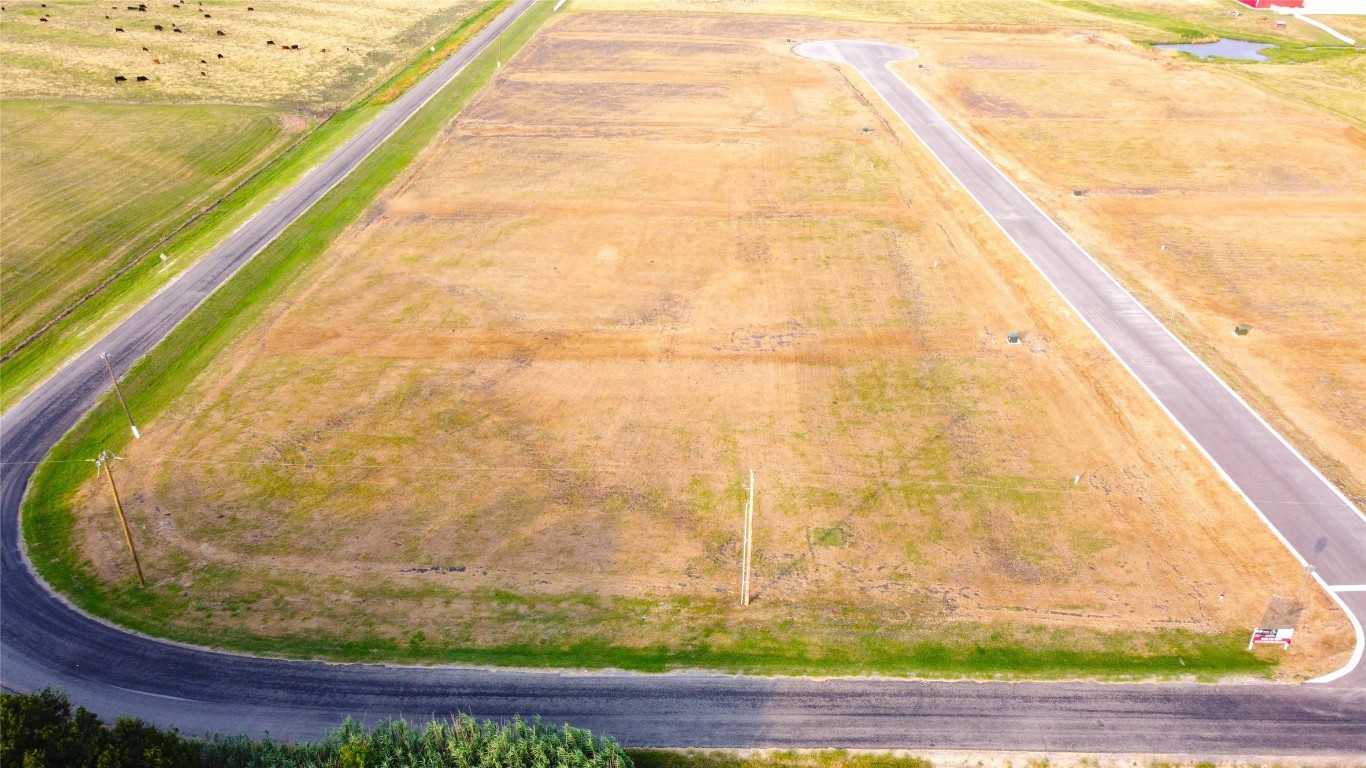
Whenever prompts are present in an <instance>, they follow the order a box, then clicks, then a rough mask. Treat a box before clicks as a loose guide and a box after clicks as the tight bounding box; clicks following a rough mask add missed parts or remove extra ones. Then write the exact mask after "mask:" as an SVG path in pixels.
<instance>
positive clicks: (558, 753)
mask: <svg viewBox="0 0 1366 768" xmlns="http://www.w3.org/2000/svg"><path fill="white" fill-rule="evenodd" d="M0 765H3V766H6V767H7V768H8V767H9V766H13V767H14V768H20V767H21V766H22V768H369V767H370V766H384V767H385V768H634V767H633V765H632V763H631V758H630V757H628V756H627V755H626V753H625V752H623V751H622V749H621V747H620V746H619V745H618V744H617V743H616V741H615V740H613V739H610V738H602V737H598V736H594V735H593V734H592V733H591V732H589V731H586V730H583V729H581V728H573V727H570V726H568V725H565V726H562V727H559V728H556V727H552V726H549V725H546V724H544V723H542V722H541V721H540V720H539V719H537V720H533V721H530V722H528V721H525V720H521V719H513V720H511V721H509V722H506V723H494V722H490V721H476V720H474V719H473V718H470V717H465V716H460V717H456V718H453V719H451V720H449V721H435V722H430V723H427V724H426V726H424V727H420V728H419V727H414V726H412V725H409V724H408V723H407V722H404V721H402V720H390V721H386V722H384V723H381V724H380V725H379V726H377V727H375V728H374V729H373V730H369V731H367V730H366V729H365V728H364V727H363V726H361V725H360V724H359V723H357V722H355V721H353V720H349V719H348V720H347V721H346V723H344V724H343V725H342V726H341V727H340V728H339V729H337V730H336V731H334V732H333V733H332V734H330V735H329V736H328V737H327V738H325V739H323V740H322V741H319V742H314V743H294V744H291V743H286V742H282V741H276V740H274V739H271V738H270V737H269V736H266V737H265V738H263V739H259V740H257V739H252V738H249V737H246V736H230V737H224V736H213V737H210V738H208V739H194V738H189V737H186V736H183V735H181V734H180V733H179V732H178V731H176V730H175V729H174V728H172V729H170V730H162V729H159V728H157V727H155V726H152V725H150V724H148V723H145V722H143V721H141V720H137V719H134V718H129V717H120V718H119V719H118V721H117V722H115V724H114V725H113V727H107V726H105V724H104V723H103V722H101V721H100V719H99V718H98V717H97V716H95V714H94V713H92V712H89V711H87V710H86V709H85V708H83V707H77V708H76V709H75V711H74V713H73V711H72V708H71V702H70V701H69V700H68V699H67V697H66V696H65V695H64V694H61V693H57V692H54V691H52V690H44V691H42V692H40V693H35V694H10V693H6V694H0Z"/></svg>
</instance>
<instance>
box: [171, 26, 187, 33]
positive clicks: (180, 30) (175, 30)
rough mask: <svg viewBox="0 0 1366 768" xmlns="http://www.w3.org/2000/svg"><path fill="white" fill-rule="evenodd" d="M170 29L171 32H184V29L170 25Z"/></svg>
mask: <svg viewBox="0 0 1366 768" xmlns="http://www.w3.org/2000/svg"><path fill="white" fill-rule="evenodd" d="M171 31H172V32H184V31H185V30H183V29H181V28H180V27H171Z"/></svg>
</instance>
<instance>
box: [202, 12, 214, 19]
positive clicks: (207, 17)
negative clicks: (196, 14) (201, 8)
mask: <svg viewBox="0 0 1366 768" xmlns="http://www.w3.org/2000/svg"><path fill="white" fill-rule="evenodd" d="M204 18H206V19H212V18H213V17H212V16H210V15H209V14H207V13H206V14H204Z"/></svg>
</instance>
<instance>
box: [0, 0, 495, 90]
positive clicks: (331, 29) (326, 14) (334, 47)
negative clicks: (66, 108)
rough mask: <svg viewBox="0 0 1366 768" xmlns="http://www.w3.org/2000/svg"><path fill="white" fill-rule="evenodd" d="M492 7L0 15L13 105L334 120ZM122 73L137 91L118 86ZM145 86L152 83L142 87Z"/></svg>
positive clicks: (438, 2) (59, 0)
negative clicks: (269, 110) (229, 110)
mask: <svg viewBox="0 0 1366 768" xmlns="http://www.w3.org/2000/svg"><path fill="white" fill-rule="evenodd" d="M483 4H484V2H483V0H401V1H400V0H374V1H373V2H365V3H353V2H345V1H344V0H275V1H274V2H262V3H254V1H253V0H208V2H199V0H185V2H180V0H157V2H153V3H148V4H145V5H146V7H147V10H146V11H137V10H128V5H129V4H128V3H122V4H119V5H118V6H117V7H111V4H110V3H102V2H93V1H92V0H65V1H63V0H53V2H49V3H40V2H36V1H35V0H18V2H13V3H10V2H7V3H6V4H5V10H4V11H2V12H0V58H3V59H4V61H5V67H4V70H3V72H2V73H0V88H2V89H3V92H4V94H5V96H6V97H10V98H13V97H24V98H49V97H62V98H79V99H94V100H100V101H105V100H113V101H120V102H123V101H134V102H146V103H164V102H168V101H170V102H204V101H210V102H223V103H233V104H274V105H278V106H284V107H289V108H292V109H297V110H303V111H309V112H327V111H329V110H332V109H336V108H338V107H341V106H344V105H346V104H349V103H350V102H351V101H352V100H353V99H355V98H356V97H357V96H358V95H359V93H360V91H361V90H363V89H364V88H365V87H366V86H367V85H371V84H373V83H374V81H375V78H376V76H377V75H379V74H381V73H384V72H386V71H388V70H390V69H392V67H393V66H394V65H396V64H398V63H400V62H402V61H405V60H407V59H410V58H411V57H412V56H413V55H414V54H415V53H416V52H417V51H418V50H419V49H420V48H421V47H422V46H424V45H425V44H426V43H427V42H428V41H429V40H432V39H434V38H436V37H437V36H438V35H440V34H441V33H442V32H444V31H446V30H447V29H450V28H451V27H453V26H455V25H456V24H457V23H459V21H460V20H461V19H463V18H465V17H466V16H468V15H469V14H470V13H472V12H474V11H475V10H476V9H477V8H479V6H481V5H483ZM132 5H133V6H134V7H136V6H137V5H138V3H132ZM248 9H251V10H248ZM44 18H46V19H47V21H41V19H44ZM157 26H161V27H162V29H161V30H157V29H156V27H157ZM119 29H122V30H123V31H122V32H119V31H118V30H119ZM176 30H180V31H179V32H177V31H176ZM219 32H222V33H223V34H222V35H219V34H218V33H219ZM272 41H273V43H274V44H273V45H268V44H267V43H269V42H272ZM296 45H297V46H298V49H294V48H293V46H296ZM116 75H122V76H125V77H127V78H128V80H129V82H126V83H116V82H114V77H115V76H116ZM137 76H144V77H147V78H148V80H147V82H144V83H139V82H136V80H135V78H136V77H137Z"/></svg>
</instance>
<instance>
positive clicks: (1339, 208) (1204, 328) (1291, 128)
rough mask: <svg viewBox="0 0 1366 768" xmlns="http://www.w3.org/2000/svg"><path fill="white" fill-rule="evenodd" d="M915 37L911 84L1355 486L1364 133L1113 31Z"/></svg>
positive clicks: (1362, 331)
mask: <svg viewBox="0 0 1366 768" xmlns="http://www.w3.org/2000/svg"><path fill="white" fill-rule="evenodd" d="M918 42H919V44H920V46H921V49H922V52H923V56H924V58H923V59H922V60H921V61H920V62H919V63H920V64H924V65H925V66H926V67H927V68H926V69H917V68H916V67H915V65H911V67H908V68H906V69H905V70H904V72H905V73H906V75H907V77H909V78H911V81H912V82H913V83H914V84H915V85H916V87H917V88H918V89H919V90H921V92H922V93H925V94H927V95H928V96H930V98H931V99H932V100H933V101H934V103H935V104H937V105H939V106H940V107H941V108H942V110H943V111H944V112H945V113H946V114H947V115H948V116H949V117H951V118H952V119H953V120H954V122H955V123H956V124H957V125H959V126H960V127H961V128H962V129H963V130H964V131H965V132H967V133H968V134H969V135H970V136H972V137H973V138H974V140H975V141H976V142H977V143H978V144H979V146H984V147H986V148H987V149H988V151H989V152H990V154H991V156H992V157H993V158H996V159H998V160H999V161H1000V162H1001V164H1002V165H1004V166H1005V167H1006V169H1007V171H1008V172H1009V174H1010V175H1011V176H1012V178H1014V179H1016V180H1017V181H1018V182H1020V183H1021V184H1022V186H1023V187H1024V188H1025V189H1026V191H1028V192H1029V193H1030V194H1031V196H1032V197H1034V199H1035V200H1037V201H1039V202H1040V203H1041V204H1042V205H1043V206H1044V208H1045V210H1048V211H1049V212H1050V213H1052V214H1053V215H1054V216H1055V218H1057V219H1059V220H1061V221H1062V222H1063V223H1064V225H1065V226H1066V227H1067V228H1068V229H1069V230H1071V231H1072V232H1073V234H1074V235H1075V236H1076V237H1077V239H1078V240H1079V241H1080V242H1081V243H1082V244H1083V245H1084V246H1086V247H1087V248H1088V249H1089V250H1090V251H1091V252H1092V253H1093V254H1094V255H1096V256H1097V257H1098V258H1100V259H1101V261H1102V262H1104V263H1105V264H1106V265H1107V266H1108V267H1109V268H1110V269H1112V270H1113V271H1114V272H1115V273H1116V274H1117V275H1118V276H1119V277H1120V279H1121V280H1122V281H1123V282H1124V283H1125V284H1126V285H1128V286H1129V287H1130V288H1131V290H1134V291H1135V292H1136V293H1137V294H1138V295H1139V296H1140V298H1141V299H1142V300H1143V301H1144V303H1145V304H1147V306H1148V307H1149V308H1150V309H1152V310H1153V311H1154V312H1155V313H1156V314H1157V315H1158V316H1159V317H1160V318H1162V319H1163V320H1164V321H1166V322H1167V323H1168V325H1169V326H1171V327H1172V328H1173V329H1174V330H1176V331H1177V333H1178V334H1180V335H1181V336H1182V337H1183V338H1184V339H1185V340H1186V342H1187V343H1188V344H1190V345H1191V346H1192V347H1194V348H1195V349H1196V350H1197V351H1198V352H1199V353H1200V354H1201V356H1202V357H1204V358H1205V360H1206V361H1207V362H1209V363H1210V364H1211V365H1212V366H1213V367H1214V368H1215V369H1216V370H1217V371H1218V372H1219V373H1221V374H1222V375H1223V376H1224V377H1225V378H1226V379H1227V380H1229V381H1230V382H1231V383H1232V384H1233V385H1234V386H1235V388H1236V389H1237V390H1238V391H1239V392H1240V394H1242V395H1243V396H1244V397H1245V398H1246V399H1247V400H1249V402H1251V403H1252V404H1253V406H1254V407H1255V408H1257V410H1258V411H1259V412H1261V413H1262V414H1263V415H1264V416H1267V417H1269V418H1270V419H1271V421H1272V422H1273V424H1275V425H1276V426H1277V427H1278V428H1279V429H1280V430H1281V431H1282V432H1283V433H1285V434H1287V435H1288V436H1289V437H1290V438H1291V439H1292V440H1293V442H1295V443H1296V445H1297V446H1298V447H1300V448H1301V450H1303V451H1304V452H1305V453H1306V454H1308V455H1309V456H1310V457H1311V458H1312V459H1313V460H1314V461H1315V463H1316V464H1317V465H1318V466H1319V467H1320V468H1321V469H1323V470H1325V472H1326V474H1328V476H1329V477H1330V478H1331V479H1332V480H1333V481H1334V482H1335V483H1336V484H1337V485H1338V486H1339V487H1340V488H1342V489H1343V490H1344V491H1346V492H1347V493H1348V494H1349V495H1351V496H1352V497H1354V498H1355V499H1356V500H1357V503H1358V504H1361V503H1363V502H1366V399H1363V397H1362V391H1363V384H1366V313H1364V312H1362V307H1364V306H1366V260H1363V258H1362V254H1363V253H1366V178H1363V176H1362V175H1361V174H1360V173H1356V172H1354V171H1353V170H1352V169H1358V168H1362V167H1366V132H1363V131H1361V130H1360V129H1359V128H1356V127H1354V126H1352V125H1350V124H1347V123H1345V122H1343V121H1340V120H1335V119H1333V118H1332V117H1330V116H1328V115H1326V114H1324V113H1322V112H1319V111H1315V110H1311V109H1308V108H1306V107H1304V106H1303V105H1300V104H1296V103H1292V102H1287V101H1285V100H1282V99H1279V98H1276V97H1274V96H1271V95H1268V94H1267V93H1265V92H1263V91H1261V90H1259V89H1257V88H1254V87H1252V86H1250V85H1247V84H1245V83H1244V82H1242V81H1241V80H1240V79H1238V78H1235V77H1230V76H1227V75H1226V74H1225V73H1223V72H1222V71H1220V70H1210V69H1208V68H1205V67H1201V66H1198V65H1193V64H1189V63H1185V62H1182V61H1179V60H1173V59H1169V58H1167V57H1166V56H1165V55H1164V54H1161V53H1158V52H1149V51H1144V50H1141V49H1135V48H1134V47H1132V46H1128V45H1125V44H1122V43H1116V42H1110V43H1107V42H1102V41H1092V42H1089V43H1081V42H1076V41H1069V40H1068V39H1066V38H1064V37H1062V36H1060V35H1015V36H1004V35H974V34H959V35H940V36H936V37H934V38H929V37H926V36H922V37H921V38H920V39H919V41H918ZM1064 78H1065V79H1066V81H1067V88H1065V89H1060V88H1059V87H1058V83H1059V81H1060V79H1064ZM1078 191H1080V192H1082V194H1081V195H1080V196H1079V195H1077V194H1076V192H1078ZM1239 323H1247V324H1250V325H1251V326H1252V327H1253V331H1252V333H1251V335H1249V336H1246V337H1237V336H1234V335H1233V334H1232V333H1231V331H1232V329H1233V327H1234V326H1235V325H1237V324H1239Z"/></svg>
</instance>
